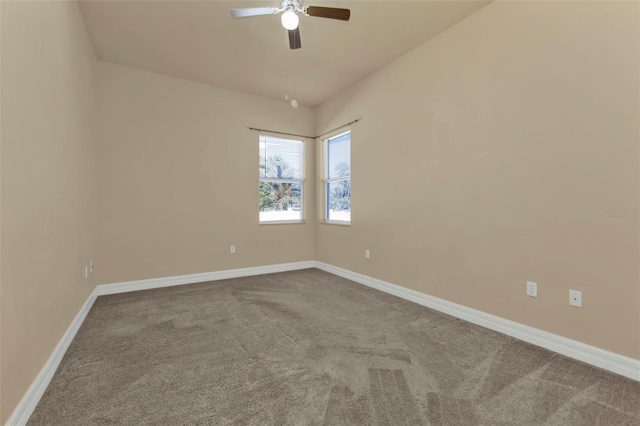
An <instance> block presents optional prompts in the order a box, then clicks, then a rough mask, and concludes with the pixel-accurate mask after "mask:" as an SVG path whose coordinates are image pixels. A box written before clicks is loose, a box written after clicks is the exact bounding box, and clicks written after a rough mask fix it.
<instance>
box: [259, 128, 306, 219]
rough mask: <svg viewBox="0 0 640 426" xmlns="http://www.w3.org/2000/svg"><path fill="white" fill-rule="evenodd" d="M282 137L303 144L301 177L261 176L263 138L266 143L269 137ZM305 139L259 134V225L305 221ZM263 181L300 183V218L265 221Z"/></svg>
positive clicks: (281, 138)
mask: <svg viewBox="0 0 640 426" xmlns="http://www.w3.org/2000/svg"><path fill="white" fill-rule="evenodd" d="M269 138H271V139H280V140H285V141H291V142H299V143H300V144H301V145H302V153H301V161H300V178H299V179H294V178H291V179H281V178H267V177H264V178H263V177H262V176H260V155H261V152H260V143H261V142H262V139H265V143H266V140H267V139H269ZM305 141H306V140H305V139H298V138H296V139H293V138H291V137H283V136H281V135H270V134H265V133H260V135H259V136H258V225H286V224H289V225H290V224H298V223H305V204H306V203H305V188H304V186H305V181H306V149H307V146H306V145H307V144H306V143H305ZM266 161H267V159H266V157H265V165H266ZM263 182H265V183H266V182H271V183H290V184H299V185H300V219H291V220H268V221H263V220H261V219H260V184H261V183H263Z"/></svg>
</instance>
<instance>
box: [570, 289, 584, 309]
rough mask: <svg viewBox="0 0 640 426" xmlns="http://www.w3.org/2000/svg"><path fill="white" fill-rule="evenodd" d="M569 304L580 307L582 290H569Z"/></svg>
mask: <svg viewBox="0 0 640 426" xmlns="http://www.w3.org/2000/svg"><path fill="white" fill-rule="evenodd" d="M569 304H570V305H571V306H575V307H577V308H582V292H581V291H578V290H569Z"/></svg>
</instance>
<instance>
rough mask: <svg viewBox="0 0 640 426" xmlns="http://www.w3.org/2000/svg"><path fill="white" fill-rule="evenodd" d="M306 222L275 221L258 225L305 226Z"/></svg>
mask: <svg viewBox="0 0 640 426" xmlns="http://www.w3.org/2000/svg"><path fill="white" fill-rule="evenodd" d="M305 223H307V222H305V221H304V220H273V221H269V222H258V225H260V226H262V225H304V224H305Z"/></svg>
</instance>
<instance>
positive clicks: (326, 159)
mask: <svg viewBox="0 0 640 426" xmlns="http://www.w3.org/2000/svg"><path fill="white" fill-rule="evenodd" d="M347 133H348V134H349V176H348V177H345V176H340V177H335V178H329V142H330V141H331V140H333V139H337V138H339V137H342V136H344V135H346V134H347ZM323 142H324V147H323V149H324V178H323V188H324V201H323V204H324V208H323V210H324V213H323V215H324V223H327V224H329V225H340V226H351V207H349V220H335V219H333V220H332V219H329V195H330V192H329V187H330V185H331V184H332V183H335V182H340V181H343V180H348V181H349V188H351V183H352V182H351V129H349V130H346V131H344V132H340V133H336V134H334V135H331V136H329V137H328V138H326V139H324V140H323ZM349 204H351V191H349Z"/></svg>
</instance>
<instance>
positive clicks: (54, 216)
mask: <svg viewBox="0 0 640 426" xmlns="http://www.w3.org/2000/svg"><path fill="white" fill-rule="evenodd" d="M94 63H95V59H94V55H93V50H92V48H91V45H90V43H89V40H88V37H87V35H86V31H85V28H84V23H83V21H82V18H81V16H80V12H79V10H78V6H77V4H76V3H75V2H6V1H3V2H2V69H1V73H2V100H1V114H2V130H1V132H2V135H1V136H2V160H1V161H2V164H1V173H2V176H1V181H2V207H1V208H2V210H1V222H0V229H1V232H2V242H1V244H2V246H1V247H0V249H1V262H2V271H1V276H0V280H1V281H2V299H1V303H2V306H1V309H2V312H1V314H2V330H1V332H2V354H1V355H2V365H1V368H0V374H1V385H0V386H1V388H2V400H1V401H0V404H1V406H2V419H1V422H2V423H3V422H5V421H6V419H7V418H8V416H9V415H11V413H12V412H13V409H14V408H15V406H16V404H17V403H18V401H19V400H20V399H21V398H22V396H23V395H24V393H25V391H26V390H27V388H28V387H29V386H30V385H31V383H32V381H33V380H34V379H35V377H36V375H37V374H38V372H39V371H40V369H41V368H42V366H43V365H44V363H45V360H46V359H47V358H48V357H49V356H50V355H51V353H52V351H53V349H54V347H55V346H56V345H57V344H58V342H59V340H60V338H61V337H62V335H63V333H64V332H65V330H66V329H67V327H68V326H69V324H70V323H71V321H72V320H73V318H74V317H75V315H76V314H77V313H78V311H79V309H80V307H81V306H82V304H83V303H84V301H85V300H86V299H87V297H88V295H89V294H90V293H91V291H92V290H93V288H94V280H93V277H90V278H89V279H86V280H85V278H84V266H85V265H87V264H88V263H89V261H90V260H91V259H92V255H93V229H94V228H95V226H94V223H93V222H92V220H93V218H95V211H94V210H95V206H96V202H95V188H96V183H97V182H96V179H95V170H96V167H95V161H94V160H95V152H94V148H95V144H94V134H93V123H94V112H95V105H94V91H93V82H92V67H93V65H94Z"/></svg>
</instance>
